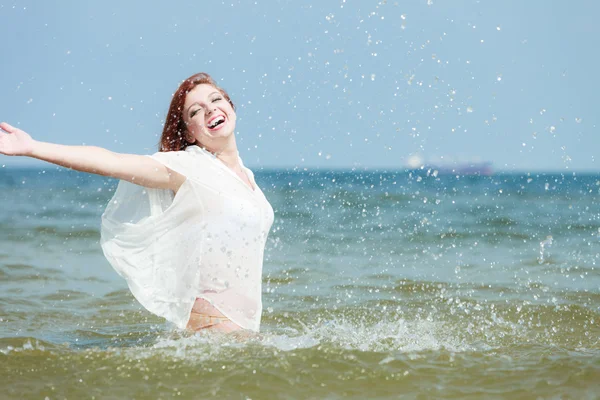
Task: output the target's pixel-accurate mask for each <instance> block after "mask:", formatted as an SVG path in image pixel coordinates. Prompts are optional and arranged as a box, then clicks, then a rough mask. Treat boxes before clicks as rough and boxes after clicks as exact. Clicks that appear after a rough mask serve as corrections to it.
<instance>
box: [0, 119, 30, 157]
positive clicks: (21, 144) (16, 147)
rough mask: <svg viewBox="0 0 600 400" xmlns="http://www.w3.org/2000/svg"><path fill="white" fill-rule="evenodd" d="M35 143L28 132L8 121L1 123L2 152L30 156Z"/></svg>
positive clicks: (0, 141)
mask: <svg viewBox="0 0 600 400" xmlns="http://www.w3.org/2000/svg"><path fill="white" fill-rule="evenodd" d="M34 143H35V141H34V140H33V139H32V138H31V136H29V134H27V132H25V131H23V130H21V129H18V128H15V127H14V126H10V125H9V124H7V123H6V122H2V123H0V154H5V155H7V156H28V155H30V154H31V152H32V150H33V145H34Z"/></svg>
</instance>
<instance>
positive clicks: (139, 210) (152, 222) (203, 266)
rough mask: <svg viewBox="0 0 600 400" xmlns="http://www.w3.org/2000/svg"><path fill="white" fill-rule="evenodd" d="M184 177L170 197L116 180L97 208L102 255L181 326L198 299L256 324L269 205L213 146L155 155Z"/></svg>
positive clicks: (139, 295) (144, 299)
mask: <svg viewBox="0 0 600 400" xmlns="http://www.w3.org/2000/svg"><path fill="white" fill-rule="evenodd" d="M150 157H152V158H154V159H155V160H157V161H159V162H161V163H162V164H164V165H165V166H167V167H168V168H170V169H171V170H173V171H176V172H178V173H180V174H182V175H184V176H185V177H186V180H185V182H184V183H183V184H182V185H181V188H180V189H179V191H178V192H177V195H175V196H173V192H172V191H170V190H164V189H148V188H144V187H142V186H138V185H135V184H132V183H129V182H126V181H121V182H119V185H118V187H117V190H116V192H115V195H114V197H113V198H112V200H111V201H110V203H109V204H108V206H107V208H106V211H105V212H104V214H103V215H102V226H101V240H100V243H101V245H102V250H103V251H104V255H105V256H106V258H107V259H108V261H109V262H110V263H111V265H112V266H113V267H114V268H115V270H116V271H117V272H118V273H119V274H120V275H121V276H122V277H123V278H125V279H126V281H127V284H128V285H129V288H130V290H131V292H132V293H133V295H134V296H135V298H136V299H137V300H138V301H139V302H140V303H141V304H142V305H143V306H144V307H145V308H146V309H148V311H150V312H152V313H154V314H156V315H159V316H161V317H164V318H166V319H167V320H169V321H171V322H173V323H175V324H176V325H177V326H178V327H179V328H181V329H183V328H185V326H186V325H187V322H188V319H189V317H190V312H191V309H192V306H193V305H194V302H195V299H196V298H202V299H205V300H207V301H208V302H209V303H210V304H212V305H213V306H214V307H216V308H217V309H218V310H219V311H220V312H221V313H223V314H224V315H225V316H226V317H227V318H229V319H230V320H231V321H233V322H234V323H236V324H238V325H239V326H241V327H242V328H245V329H250V330H253V331H258V330H259V327H260V317H261V313H262V301H261V295H262V265H263V253H264V247H265V242H266V239H267V235H268V233H269V230H270V228H271V224H272V223H273V209H272V208H271V205H270V204H269V202H268V201H267V199H266V198H265V196H264V194H263V193H262V191H261V190H260V189H259V188H258V186H257V185H256V182H255V181H254V175H253V174H252V172H251V171H250V170H249V169H247V168H245V167H244V166H243V164H242V167H243V169H244V170H245V171H246V173H247V175H248V178H249V179H250V180H251V181H252V183H253V184H254V187H255V190H252V189H251V188H250V187H249V186H248V185H247V184H246V183H244V181H242V180H241V179H240V178H239V177H238V176H237V175H236V174H235V173H234V172H233V171H231V170H230V169H229V168H228V167H227V166H226V165H225V164H223V163H222V162H221V161H220V160H219V159H217V158H216V157H215V156H214V155H213V154H212V153H209V152H208V151H206V150H204V149H203V148H200V147H198V146H189V147H188V148H186V150H185V151H176V152H160V153H156V154H154V155H152V156H150Z"/></svg>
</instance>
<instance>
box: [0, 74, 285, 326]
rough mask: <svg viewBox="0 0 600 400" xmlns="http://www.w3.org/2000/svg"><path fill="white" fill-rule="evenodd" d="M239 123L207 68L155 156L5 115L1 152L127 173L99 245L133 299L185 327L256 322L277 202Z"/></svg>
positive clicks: (176, 108) (174, 112)
mask: <svg viewBox="0 0 600 400" xmlns="http://www.w3.org/2000/svg"><path fill="white" fill-rule="evenodd" d="M235 124H236V114H235V108H234V105H233V102H232V101H231V99H230V98H229V96H228V95H227V93H226V92H225V91H224V90H223V89H221V88H220V87H218V86H217V85H216V84H215V82H214V81H213V79H212V78H211V77H210V76H209V75H208V74H205V73H200V74H196V75H193V76H191V77H190V78H188V79H186V80H185V81H184V82H183V83H182V84H181V85H180V86H179V88H178V89H177V91H176V92H175V94H174V96H173V100H172V101H171V105H170V107H169V111H168V114H167V118H166V122H165V127H164V130H163V134H162V137H161V141H160V149H159V152H158V153H156V154H154V155H152V156H138V155H132V154H119V153H113V152H111V151H108V150H105V149H102V148H98V147H90V146H62V145H57V144H51V143H43V142H38V141H35V140H33V139H32V138H31V136H29V135H28V134H27V133H25V132H24V131H22V130H20V129H16V128H14V127H12V126H10V125H9V124H7V123H2V124H0V128H2V131H1V132H0V153H1V154H6V155H21V156H29V157H34V158H38V159H41V160H45V161H48V162H51V163H54V164H58V165H62V166H65V167H68V168H72V169H75V170H79V171H84V172H90V173H95V174H99V175H104V176H111V177H115V178H118V179H120V180H121V181H120V182H119V185H118V187H117V190H116V192H115V195H114V197H113V198H112V200H111V201H110V203H109V205H108V206H107V208H106V211H105V212H104V214H103V215H102V228H101V234H102V238H101V245H102V249H103V251H104V254H105V256H106V258H107V259H108V261H109V262H110V263H111V264H112V266H113V267H114V268H115V270H116V271H117V272H118V273H119V274H120V275H121V276H123V277H124V278H125V279H126V281H127V283H128V285H129V288H130V290H131V292H132V293H133V295H134V296H135V297H136V299H137V300H138V301H139V302H140V303H141V304H142V305H143V306H144V307H146V308H147V309H148V310H149V311H150V312H153V313H155V314H156V315H159V316H162V317H164V318H166V319H167V320H169V321H171V322H173V323H174V324H175V325H177V326H178V327H179V328H181V329H184V328H187V329H190V330H201V329H207V330H214V331H220V332H231V331H235V330H240V329H248V330H252V331H258V330H259V327H260V318H261V313H262V301H261V294H262V289H261V285H262V278H261V275H262V263H263V251H264V246H265V242H266V238H267V235H268V232H269V230H270V227H271V225H272V223H273V209H272V208H271V206H270V204H269V202H268V201H267V199H266V198H265V196H264V195H263V193H262V191H261V190H260V189H259V188H258V186H257V185H256V182H255V181H254V175H253V174H252V172H251V171H250V170H249V169H247V168H246V167H244V164H243V162H242V160H241V158H240V156H239V153H238V150H237V145H236V141H235Z"/></svg>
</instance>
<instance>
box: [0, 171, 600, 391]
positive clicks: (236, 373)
mask: <svg viewBox="0 0 600 400" xmlns="http://www.w3.org/2000/svg"><path fill="white" fill-rule="evenodd" d="M43 171H46V172H43ZM8 172H10V173H8ZM256 180H257V182H258V184H259V185H260V186H261V188H262V190H263V191H264V193H265V195H266V196H267V198H268V199H269V200H270V202H271V204H272V205H273V208H274V209H275V223H274V225H273V229H272V231H271V234H270V237H269V241H268V243H267V248H266V252H265V265H264V270H263V307H264V308H263V319H262V327H261V335H260V336H259V337H258V338H256V339H250V340H248V341H240V340H237V339H233V338H229V337H212V336H206V335H201V334H200V335H190V334H185V333H181V332H177V331H175V330H174V329H173V327H171V326H169V325H168V324H166V323H165V322H164V321H163V320H161V319H160V318H157V317H155V316H153V315H152V314H150V313H148V312H147V311H145V310H143V309H142V308H141V307H140V306H139V304H137V302H136V301H135V299H134V298H133V297H132V296H131V294H130V293H129V291H128V289H127V287H126V284H125V283H124V281H123V280H122V279H121V278H120V277H119V276H118V275H117V274H116V273H115V272H114V271H113V270H112V269H111V267H110V266H109V264H108V263H107V262H106V260H105V259H104V258H103V256H102V252H101V249H100V246H99V244H98V241H99V230H98V229H99V217H100V214H101V213H102V212H103V210H104V207H105V206H106V203H107V202H108V200H109V199H110V196H111V193H112V190H114V187H115V185H116V181H115V180H112V179H107V178H102V177H95V176H90V175H85V174H80V173H76V172H73V171H66V170H61V171H53V170H51V169H36V170H26V171H24V170H23V171H22V170H18V171H17V170H13V169H10V170H8V169H6V168H3V169H0V188H1V189H2V191H1V192H0V204H2V208H1V210H0V359H2V363H0V365H2V367H0V369H1V373H2V375H3V376H4V379H3V383H2V384H0V388H1V389H2V393H3V396H5V397H6V398H15V399H17V398H19V399H21V398H25V399H27V398H45V397H48V398H51V399H54V398H64V397H66V398H81V397H84V398H89V397H93V396H95V397H96V398H131V397H135V398H159V397H161V398H166V397H181V398H198V397H205V398H212V397H215V398H216V397H221V398H223V397H225V398H340V397H349V398H357V399H358V398H382V399H383V398H397V397H398V396H401V395H402V396H403V397H407V398H420V397H434V398H511V399H512V398H523V399H525V398H531V397H542V398H556V397H559V398H595V396H597V393H599V392H600V383H599V382H600V379H599V377H600V340H599V338H600V323H599V322H600V266H599V265H598V261H599V257H600V255H599V254H600V203H599V202H598V197H599V196H600V174H586V175H583V176H582V175H581V174H579V173H576V174H575V176H573V175H572V174H540V175H536V176H534V175H533V174H530V175H529V176H527V175H523V174H495V175H493V176H491V177H460V178H456V177H453V176H437V177H432V176H417V175H415V174H410V173H408V172H395V173H383V172H363V171H356V172H339V171H321V172H313V171H307V172H290V171H256ZM549 237H550V238H551V239H552V240H548V238H549Z"/></svg>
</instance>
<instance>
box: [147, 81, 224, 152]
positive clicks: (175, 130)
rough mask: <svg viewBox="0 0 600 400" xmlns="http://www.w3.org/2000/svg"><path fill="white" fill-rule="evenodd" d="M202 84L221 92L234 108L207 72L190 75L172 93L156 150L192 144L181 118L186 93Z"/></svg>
mask: <svg viewBox="0 0 600 400" xmlns="http://www.w3.org/2000/svg"><path fill="white" fill-rule="evenodd" d="M202 84H207V85H211V86H213V87H214V88H215V89H217V90H218V91H219V92H221V94H222V95H223V97H225V99H226V100H227V101H228V102H229V104H231V107H233V109H234V110H235V106H234V105H233V102H232V101H231V99H230V98H229V95H228V94H227V92H225V90H223V89H222V88H220V87H219V86H217V84H216V83H215V81H214V79H213V78H211V76H210V75H209V74H207V73H204V72H200V73H198V74H195V75H192V76H190V77H189V78H187V79H186V80H184V81H183V82H182V83H181V85H179V87H178V88H177V90H176V91H175V93H174V94H173V99H172V100H171V105H170V106H169V112H168V113H167V118H166V119H165V127H164V128H163V132H162V136H161V137H160V143H159V147H158V151H179V150H184V149H185V148H186V147H188V146H191V145H192V144H193V143H190V142H188V141H187V135H186V133H187V126H186V123H185V121H184V120H183V112H184V105H185V99H186V97H187V95H188V93H189V92H191V91H192V90H193V89H194V88H195V87H196V86H198V85H202Z"/></svg>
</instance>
